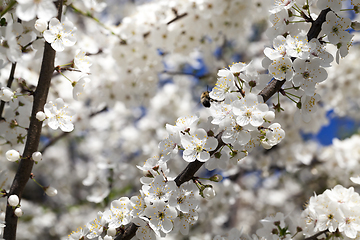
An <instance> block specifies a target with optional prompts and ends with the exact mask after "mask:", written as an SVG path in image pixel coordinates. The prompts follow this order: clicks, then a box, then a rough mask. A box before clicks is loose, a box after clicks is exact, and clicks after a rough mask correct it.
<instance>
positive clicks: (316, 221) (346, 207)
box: [301, 185, 360, 239]
mask: <svg viewBox="0 0 360 240" xmlns="http://www.w3.org/2000/svg"><path fill="white" fill-rule="evenodd" d="M359 201H360V196H359V194H358V193H357V192H355V191H354V188H353V187H350V188H345V187H343V186H341V185H337V186H335V187H334V188H333V189H331V190H329V189H327V190H325V192H324V193H322V194H320V195H317V196H316V195H315V196H313V197H311V198H310V201H309V203H308V204H307V207H306V209H305V210H304V211H303V213H302V215H301V216H302V219H303V230H304V234H305V236H312V235H314V234H315V233H317V232H320V231H324V230H327V231H329V232H331V233H334V232H336V231H338V232H340V233H341V234H343V235H344V236H346V237H348V238H352V239H353V238H356V237H357V238H358V237H359V236H360V211H359Z"/></svg>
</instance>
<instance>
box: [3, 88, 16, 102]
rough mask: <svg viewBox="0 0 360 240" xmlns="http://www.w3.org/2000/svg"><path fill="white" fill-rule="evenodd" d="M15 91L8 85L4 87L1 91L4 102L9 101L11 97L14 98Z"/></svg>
mask: <svg viewBox="0 0 360 240" xmlns="http://www.w3.org/2000/svg"><path fill="white" fill-rule="evenodd" d="M13 96H14V92H13V91H11V89H10V88H8V87H2V88H1V91H0V100H2V101H4V102H9V101H10V100H11V99H13Z"/></svg>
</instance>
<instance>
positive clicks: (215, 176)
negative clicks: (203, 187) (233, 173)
mask: <svg viewBox="0 0 360 240" xmlns="http://www.w3.org/2000/svg"><path fill="white" fill-rule="evenodd" d="M222 179H223V177H222V176H221V175H220V174H215V175H214V176H212V177H210V178H209V180H210V181H213V182H220V181H221V180H222Z"/></svg>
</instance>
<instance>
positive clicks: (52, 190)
mask: <svg viewBox="0 0 360 240" xmlns="http://www.w3.org/2000/svg"><path fill="white" fill-rule="evenodd" d="M44 189H45V193H46V195H48V196H49V197H53V196H55V195H57V190H56V189H55V188H53V187H44Z"/></svg>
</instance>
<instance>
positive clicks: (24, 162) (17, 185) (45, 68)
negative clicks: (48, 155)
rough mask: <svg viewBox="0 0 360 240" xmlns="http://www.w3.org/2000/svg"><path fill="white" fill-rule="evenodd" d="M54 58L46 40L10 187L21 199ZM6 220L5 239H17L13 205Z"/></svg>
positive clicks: (31, 161)
mask: <svg viewBox="0 0 360 240" xmlns="http://www.w3.org/2000/svg"><path fill="white" fill-rule="evenodd" d="M55 4H56V7H57V9H58V16H57V18H58V19H59V20H61V13H62V5H63V2H62V0H58V1H57V2H56V3H55ZM54 59H55V50H54V49H53V48H52V47H51V45H50V44H49V43H47V42H46V43H45V49H44V54H43V60H42V64H41V70H40V76H39V81H38V85H37V88H36V91H35V93H34V103H33V108H32V112H31V118H30V125H29V130H28V133H27V139H26V144H25V149H24V153H23V155H22V159H21V161H20V164H19V167H18V170H17V172H16V175H15V178H14V180H13V183H12V185H11V187H10V191H9V193H8V196H10V195H13V194H15V195H17V196H18V197H19V199H21V196H22V193H23V190H24V188H25V185H26V183H27V181H28V180H29V178H30V174H31V171H32V167H33V165H34V161H33V160H31V155H32V154H33V152H36V151H37V149H38V146H39V141H40V135H41V128H42V122H40V121H38V120H37V119H36V113H37V112H39V111H43V109H44V105H45V103H46V99H47V96H48V93H49V88H50V81H51V78H52V75H53V72H54ZM5 222H6V227H5V230H4V239H6V240H15V239H16V228H17V217H16V216H15V214H14V210H13V209H12V207H11V206H7V207H6V217H5Z"/></svg>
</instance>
